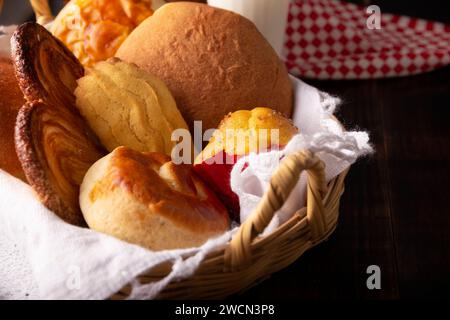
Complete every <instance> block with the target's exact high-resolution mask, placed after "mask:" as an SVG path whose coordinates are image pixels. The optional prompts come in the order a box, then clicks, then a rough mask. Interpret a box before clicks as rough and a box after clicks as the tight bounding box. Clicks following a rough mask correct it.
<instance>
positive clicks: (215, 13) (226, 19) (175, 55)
mask: <svg viewBox="0 0 450 320" xmlns="http://www.w3.org/2000/svg"><path fill="white" fill-rule="evenodd" d="M116 56H117V57H119V58H121V59H122V60H124V61H127V62H132V63H136V64H137V65H138V66H139V67H141V68H142V69H144V70H146V71H148V72H149V73H151V74H154V75H155V76H157V77H158V78H160V79H161V80H162V81H164V83H165V84H166V85H167V86H168V87H169V89H170V91H171V92H172V94H173V95H174V97H175V101H176V102H177V106H178V108H179V110H180V111H181V114H182V115H183V117H184V119H185V120H186V122H187V124H188V126H189V127H190V129H191V132H192V129H193V125H194V123H193V122H194V120H201V121H202V125H203V129H204V130H206V129H209V128H215V126H216V125H217V124H218V123H219V121H220V120H221V119H222V118H223V116H224V115H225V114H227V113H229V112H233V111H236V110H240V109H246V108H249V107H250V108H254V107H258V106H270V107H271V108H272V109H274V110H276V111H279V112H281V113H283V114H284V115H286V116H288V117H290V115H291V112H292V102H293V100H292V98H293V92H292V87H291V82H290V79H289V76H288V73H287V70H286V67H285V66H284V64H283V62H282V61H281V60H280V59H279V58H278V56H277V54H276V53H275V51H274V50H273V49H272V47H271V46H270V44H269V43H268V42H267V41H266V40H265V39H264V37H263V36H262V35H261V33H260V32H259V31H258V30H257V28H256V26H255V25H254V24H253V23H252V22H251V21H250V20H248V19H246V18H244V17H242V16H240V15H238V14H235V13H233V12H230V11H226V10H222V9H217V8H214V7H210V6H208V5H206V4H199V3H192V2H175V3H169V4H166V5H164V6H162V7H161V8H159V9H158V10H156V11H155V13H154V14H153V15H152V16H151V17H149V18H147V19H146V20H145V21H144V22H142V23H141V24H140V25H139V26H138V27H137V28H136V29H135V30H134V31H133V32H132V33H131V34H130V35H129V36H128V38H127V39H126V40H125V41H124V42H123V44H122V45H121V46H120V48H119V50H118V51H117V54H116Z"/></svg>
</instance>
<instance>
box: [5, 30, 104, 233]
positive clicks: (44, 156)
mask: <svg viewBox="0 0 450 320" xmlns="http://www.w3.org/2000/svg"><path fill="white" fill-rule="evenodd" d="M11 46H12V56H13V59H14V66H15V71H16V77H17V79H18V82H19V86H20V88H21V90H22V92H23V94H24V96H25V99H26V100H27V101H28V103H27V104H25V105H24V106H23V107H22V108H21V110H20V111H19V114H18V117H17V122H16V128H15V144H16V151H17V155H18V157H19V160H20V162H21V164H22V167H23V169H24V172H25V175H26V177H27V180H28V182H29V183H30V185H31V186H32V187H33V188H34V190H35V191H36V193H37V195H38V197H39V199H40V200H41V201H42V202H43V203H44V204H45V205H46V206H47V207H48V208H49V209H50V210H52V211H54V212H55V213H56V214H57V215H58V216H60V217H61V218H62V219H64V220H65V221H67V222H69V223H72V224H76V225H84V224H85V223H84V220H83V216H82V214H81V211H80V207H79V203H78V194H79V186H80V184H81V182H82V179H83V176H84V174H85V173H86V171H87V170H88V169H89V167H90V166H91V165H92V164H93V163H94V162H95V161H96V160H98V159H100V158H101V157H102V156H103V155H104V154H105V153H106V151H105V150H104V148H103V147H102V146H101V144H100V143H99V142H98V139H97V138H96V136H95V134H94V133H93V132H92V131H91V130H90V128H89V126H88V125H87V123H86V122H85V121H84V119H83V118H82V116H81V115H80V113H79V112H78V110H77V109H76V106H75V96H74V94H73V92H74V90H75V87H76V80H77V79H78V78H79V77H81V76H82V75H83V74H84V70H83V67H82V66H81V64H80V63H79V62H78V60H77V59H76V58H75V57H74V56H73V54H72V53H71V52H70V51H69V50H68V49H67V48H66V47H65V46H64V45H63V44H62V43H61V42H60V41H59V40H57V39H56V38H55V37H53V36H52V35H51V34H50V33H49V32H48V31H47V30H46V29H45V28H43V27H41V26H40V25H38V24H36V23H26V24H23V25H21V26H20V27H19V28H18V29H17V30H16V32H15V33H14V35H13V37H12V40H11Z"/></svg>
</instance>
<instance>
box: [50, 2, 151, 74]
mask: <svg viewBox="0 0 450 320" xmlns="http://www.w3.org/2000/svg"><path fill="white" fill-rule="evenodd" d="M152 13H153V10H152V1H151V0H127V1H122V0H72V1H70V2H69V3H68V4H67V5H66V6H65V7H64V8H63V9H62V10H61V11H60V13H59V14H58V15H57V16H56V18H55V21H53V23H52V26H51V32H52V33H53V35H55V36H56V37H57V38H58V39H60V40H62V41H63V42H64V43H65V44H66V45H67V47H68V48H69V49H70V50H72V52H73V53H74V54H75V56H76V57H77V58H78V59H79V60H80V62H81V63H82V64H83V65H84V66H86V67H90V66H92V65H94V63H95V62H97V61H102V60H106V59H108V58H110V57H112V56H114V54H115V53H116V50H117V48H119V46H120V45H121V44H122V42H123V41H124V40H125V39H126V37H127V36H128V35H129V34H130V32H131V31H132V30H133V29H134V28H136V26H138V25H139V24H140V23H141V22H142V21H144V20H145V19H146V18H147V17H149V16H151V15H152Z"/></svg>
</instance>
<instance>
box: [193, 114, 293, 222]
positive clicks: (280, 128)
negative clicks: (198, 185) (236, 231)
mask: <svg viewBox="0 0 450 320" xmlns="http://www.w3.org/2000/svg"><path fill="white" fill-rule="evenodd" d="M297 133H298V129H297V128H296V127H295V126H294V125H293V123H292V121H291V120H290V119H288V118H286V117H284V116H283V115H282V114H281V113H279V112H277V111H275V110H272V109H269V108H255V109H253V110H239V111H236V112H233V113H230V114H228V115H226V116H225V118H224V119H223V120H222V121H221V122H220V125H219V128H218V129H217V130H216V131H215V132H214V134H213V137H212V138H211V139H210V141H209V143H208V145H207V146H206V147H205V148H204V149H203V151H202V152H201V153H200V154H199V155H198V156H197V158H196V159H195V165H194V171H195V172H196V173H197V174H198V175H199V176H200V177H201V178H203V180H204V181H207V182H208V185H209V186H210V187H211V188H212V190H214V191H215V193H216V194H217V195H218V196H219V197H220V199H222V201H223V203H225V204H226V206H227V208H228V210H229V211H230V213H231V215H232V217H233V218H234V219H235V220H239V211H240V210H239V199H238V197H237V195H236V194H235V193H234V192H233V191H232V190H231V187H230V172H231V170H232V169H233V165H234V164H235V163H236V161H237V160H238V159H239V158H240V157H242V156H244V155H246V154H249V153H259V152H267V151H269V150H271V149H274V148H277V149H281V148H283V147H284V146H286V145H287V144H288V142H289V141H290V140H291V138H292V137H293V136H294V135H295V134H297Z"/></svg>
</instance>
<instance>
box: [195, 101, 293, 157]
mask: <svg viewBox="0 0 450 320" xmlns="http://www.w3.org/2000/svg"><path fill="white" fill-rule="evenodd" d="M296 133H298V129H297V127H295V126H294V124H293V123H292V121H291V120H290V119H288V118H286V117H284V116H283V115H282V114H281V113H279V112H276V111H275V110H272V109H270V108H255V109H253V110H239V111H236V112H233V113H230V114H228V115H226V116H225V118H223V120H222V121H221V122H220V124H219V128H218V129H217V130H216V131H215V132H214V134H213V136H212V137H211V139H210V141H209V143H208V145H207V146H206V147H205V149H203V151H202V152H201V153H200V154H199V155H198V156H197V158H196V159H195V163H200V162H202V161H205V160H208V159H210V158H213V157H214V156H215V154H216V153H217V152H218V151H224V152H226V153H227V154H229V155H237V156H242V155H246V154H249V153H252V152H255V153H259V152H265V151H268V150H269V149H271V148H272V147H281V146H285V145H287V144H288V142H289V140H291V138H292V136H293V135H294V134H296Z"/></svg>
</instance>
